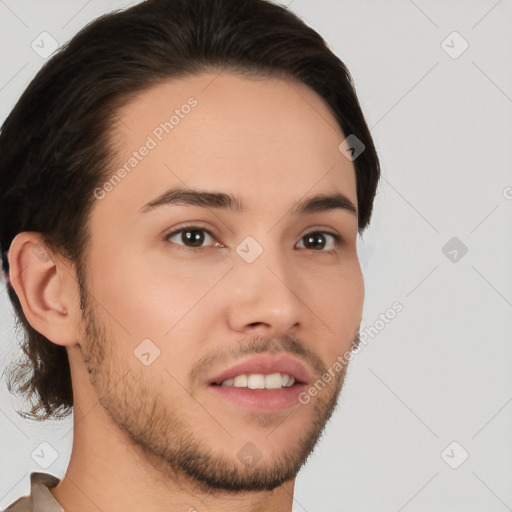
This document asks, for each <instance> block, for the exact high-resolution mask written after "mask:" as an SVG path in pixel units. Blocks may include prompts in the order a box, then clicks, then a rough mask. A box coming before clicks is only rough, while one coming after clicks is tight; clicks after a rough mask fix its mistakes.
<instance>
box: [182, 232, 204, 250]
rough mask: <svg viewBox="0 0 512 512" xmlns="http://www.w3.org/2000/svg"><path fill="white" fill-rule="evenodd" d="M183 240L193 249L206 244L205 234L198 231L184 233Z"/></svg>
mask: <svg viewBox="0 0 512 512" xmlns="http://www.w3.org/2000/svg"><path fill="white" fill-rule="evenodd" d="M181 239H182V241H183V243H185V244H187V243H188V244H189V245H190V244H191V245H192V246H193V247H200V246H201V245H202V244H203V242H204V232H203V231H200V230H198V229H188V230H186V231H183V233H182V235H181Z"/></svg>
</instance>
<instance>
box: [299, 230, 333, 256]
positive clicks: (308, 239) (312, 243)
mask: <svg viewBox="0 0 512 512" xmlns="http://www.w3.org/2000/svg"><path fill="white" fill-rule="evenodd" d="M340 240H341V238H340V237H339V236H338V235H336V234H334V233H329V232H327V231H313V232H312V233H308V234H307V235H305V236H303V237H302V239H301V241H303V242H304V249H311V250H314V251H319V252H321V251H323V250H324V249H325V248H326V247H327V250H332V249H335V248H336V246H337V245H338V243H339V242H340Z"/></svg>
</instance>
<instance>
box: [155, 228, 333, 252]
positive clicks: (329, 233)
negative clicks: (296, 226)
mask: <svg viewBox="0 0 512 512" xmlns="http://www.w3.org/2000/svg"><path fill="white" fill-rule="evenodd" d="M183 231H204V232H205V233H208V235H209V236H211V237H212V238H213V239H215V236H214V235H213V234H212V233H211V232H210V231H209V230H208V229H205V228H202V227H200V226H194V225H192V224H191V225H188V226H182V227H181V228H179V229H176V230H175V231H172V232H171V233H169V234H167V235H166V236H165V240H166V241H170V239H171V238H173V237H174V236H175V235H177V234H178V233H181V232H183ZM314 234H327V235H330V236H332V237H333V238H334V239H335V240H336V247H335V248H334V249H329V250H318V251H315V250H314V249H310V250H311V251H313V252H319V253H325V254H334V253H335V252H336V249H337V248H338V247H339V246H340V244H341V242H342V240H341V236H340V235H338V234H337V233H334V232H332V231H328V230H318V229H317V230H313V231H310V232H309V233H306V234H305V235H303V236H302V237H301V240H302V239H304V238H305V237H307V236H310V235H314ZM171 243H172V244H175V245H177V246H178V247H179V249H181V250H184V251H190V252H199V251H202V250H204V249H207V248H208V247H212V246H208V245H207V246H204V247H187V246H186V245H181V244H176V243H175V242H171ZM306 250H307V249H306Z"/></svg>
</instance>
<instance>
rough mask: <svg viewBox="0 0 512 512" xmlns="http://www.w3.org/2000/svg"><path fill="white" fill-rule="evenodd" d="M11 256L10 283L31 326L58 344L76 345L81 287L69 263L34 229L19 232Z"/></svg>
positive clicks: (10, 248) (13, 243) (10, 252)
mask: <svg viewBox="0 0 512 512" xmlns="http://www.w3.org/2000/svg"><path fill="white" fill-rule="evenodd" d="M8 258H9V278H10V281H11V285H12V287H13V288H14V291H15V292H16V295H17V296H18V298H19V300H20V303H21V306H22V308H23V312H24V313H25V316H26V318H27V320H28V322H29V323H30V325H31V326H32V327H33V328H34V329H36V330H37V331H38V332H40V333H41V334H42V335H43V336H45V337H46V338H48V339H49V340H50V341H52V342H54V343H56V344H58V345H64V346H71V345H74V344H76V343H77V341H76V340H77V334H78V332H77V326H76V318H78V317H79V316H78V315H77V312H76V311H75V310H76V308H77V307H79V306H78V300H77V293H78V291H77V289H78V287H77V286H76V278H75V276H74V271H73V269H72V267H71V266H70V265H69V263H67V262H66V260H65V258H63V257H61V256H60V255H58V254H54V253H51V252H50V251H49V250H48V248H47V247H46V246H45V244H44V242H43V240H42V238H41V235H40V233H36V232H31V231H24V232H22V233H18V234H17V235H16V237H15V238H14V239H13V241H12V243H11V246H10V247H9V252H8Z"/></svg>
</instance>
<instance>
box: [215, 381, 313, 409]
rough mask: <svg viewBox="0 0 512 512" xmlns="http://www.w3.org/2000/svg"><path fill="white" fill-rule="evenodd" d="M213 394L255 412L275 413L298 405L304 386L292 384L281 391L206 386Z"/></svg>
mask: <svg viewBox="0 0 512 512" xmlns="http://www.w3.org/2000/svg"><path fill="white" fill-rule="evenodd" d="M208 387H209V388H210V389H211V390H212V392H213V393H215V394H216V395H217V396H220V397H222V398H223V399H224V400H228V401H229V402H231V403H233V404H235V405H238V406H240V407H243V408H245V409H248V410H250V411H257V412H277V411H282V410H283V409H288V408H289V407H293V406H294V405H297V404H299V403H300V402H299V395H300V394H301V393H302V392H303V391H304V390H305V389H306V385H305V384H294V385H293V386H290V387H289V388H281V389H249V388H235V387H234V386H217V385H210V386H208Z"/></svg>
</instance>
